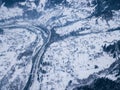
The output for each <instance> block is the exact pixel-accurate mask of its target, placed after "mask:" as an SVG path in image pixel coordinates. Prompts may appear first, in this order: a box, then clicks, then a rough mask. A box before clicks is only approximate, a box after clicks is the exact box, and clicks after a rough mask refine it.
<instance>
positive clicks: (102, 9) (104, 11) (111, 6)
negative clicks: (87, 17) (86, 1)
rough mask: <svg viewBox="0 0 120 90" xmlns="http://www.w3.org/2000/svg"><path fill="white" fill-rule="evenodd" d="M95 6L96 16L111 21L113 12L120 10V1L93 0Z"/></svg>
mask: <svg viewBox="0 0 120 90" xmlns="http://www.w3.org/2000/svg"><path fill="white" fill-rule="evenodd" d="M93 5H94V6H95V11H94V13H93V15H94V16H96V17H100V16H102V17H103V18H104V19H111V18H112V16H113V12H112V10H120V0H93Z"/></svg>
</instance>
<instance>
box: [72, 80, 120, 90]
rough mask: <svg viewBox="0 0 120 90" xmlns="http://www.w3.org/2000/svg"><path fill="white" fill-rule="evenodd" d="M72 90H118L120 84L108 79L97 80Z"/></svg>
mask: <svg viewBox="0 0 120 90" xmlns="http://www.w3.org/2000/svg"><path fill="white" fill-rule="evenodd" d="M73 90H120V83H117V82H115V81H112V80H110V79H108V78H98V79H96V80H94V81H93V83H92V84H90V85H85V86H82V87H76V88H74V89H73Z"/></svg>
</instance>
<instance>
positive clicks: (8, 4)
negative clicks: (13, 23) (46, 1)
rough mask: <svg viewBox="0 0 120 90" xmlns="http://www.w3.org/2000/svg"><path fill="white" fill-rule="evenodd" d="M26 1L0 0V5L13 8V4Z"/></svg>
mask: <svg viewBox="0 0 120 90" xmlns="http://www.w3.org/2000/svg"><path fill="white" fill-rule="evenodd" d="M25 1H26V0H1V1H0V3H1V4H3V3H4V5H5V6H6V7H13V5H14V4H16V3H18V2H25Z"/></svg>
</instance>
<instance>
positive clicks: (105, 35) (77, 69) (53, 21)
mask: <svg viewBox="0 0 120 90" xmlns="http://www.w3.org/2000/svg"><path fill="white" fill-rule="evenodd" d="M33 1H34V0H33ZM33 1H32V0H31V2H29V3H27V2H25V3H21V5H22V4H23V5H26V7H27V8H28V10H31V11H32V10H34V9H36V11H37V13H39V15H40V16H39V17H38V18H35V19H27V17H26V18H24V17H23V14H24V13H25V12H26V11H24V9H23V8H19V7H14V8H6V7H4V6H1V7H0V20H4V22H2V21H1V22H0V26H3V34H0V80H1V81H0V86H2V87H1V88H2V89H3V90H7V87H8V88H9V89H8V90H10V88H11V87H12V85H13V86H14V84H15V83H16V82H18V81H19V82H18V83H16V84H15V86H18V88H17V89H18V90H22V89H23V88H24V86H25V84H26V83H27V80H28V78H29V75H30V74H31V73H30V71H31V67H32V64H34V63H33V62H34V61H33V62H32V60H34V59H33V57H34V56H35V57H34V58H36V57H39V58H40V60H41V59H42V61H41V62H42V63H49V64H48V65H40V67H39V68H41V69H42V70H44V71H45V73H42V72H41V71H40V72H37V73H34V74H35V76H36V77H35V78H38V77H39V80H38V81H37V83H36V81H35V83H34V84H36V85H33V87H32V90H37V89H38V90H39V89H40V90H65V88H66V86H67V85H68V83H69V81H72V80H76V81H77V80H78V79H81V80H82V79H86V78H88V77H89V76H90V75H92V74H97V73H98V72H99V71H102V70H105V69H107V68H109V66H110V65H111V64H112V63H113V62H115V59H113V58H112V57H111V56H110V55H108V54H106V53H105V52H103V48H102V46H104V45H105V44H109V43H112V42H114V41H117V40H119V39H120V34H119V33H120V30H116V31H111V32H108V31H109V30H110V29H114V28H117V27H119V26H120V11H114V15H113V18H112V19H111V20H109V21H106V20H105V19H103V18H101V17H99V18H96V17H91V18H87V17H89V16H90V15H91V14H92V12H93V11H94V7H91V6H90V5H91V2H92V0H76V1H75V0H67V1H69V5H68V6H64V5H58V6H56V7H53V8H49V9H44V7H45V3H46V0H43V1H42V0H41V1H40V2H39V6H38V7H37V6H35V4H34V3H33ZM89 4H90V5H89ZM25 10H27V9H25ZM17 16H18V17H20V19H17V18H16V17H17ZM29 18H30V17H29ZM9 19H10V21H9ZM11 19H12V20H11ZM24 21H25V22H24ZM7 22H8V23H7ZM16 22H17V25H18V26H21V28H20V27H19V28H16V27H15V26H16V24H15V25H14V23H16ZM4 23H7V25H8V27H7V25H6V27H4ZM29 23H31V24H30V25H29ZM9 25H12V27H14V28H10V27H9ZM42 25H43V32H47V31H45V30H51V29H52V28H54V30H55V32H56V34H58V35H59V36H64V35H68V37H67V38H64V39H63V40H58V41H56V42H53V43H50V45H48V47H47V49H46V50H45V51H44V52H45V53H44V54H43V57H42V58H41V57H40V56H41V55H42V53H40V54H38V55H37V53H38V52H40V51H39V50H40V48H41V46H42V45H44V44H43V43H45V41H44V40H43V38H47V36H49V35H46V37H45V36H44V35H43V34H42V28H41V30H39V29H38V28H39V27H40V26H42ZM34 26H35V27H34ZM38 26H39V27H38ZM25 27H26V28H25ZM0 29H2V27H0ZM49 32H50V31H49ZM72 32H76V35H77V36H75V35H71V33H72ZM46 34H48V32H47V33H46ZM56 39H57V38H56ZM36 40H37V41H36ZM48 42H49V41H48ZM34 43H35V45H34ZM41 52H42V51H41ZM26 53H27V54H26ZM24 54H25V55H24ZM36 55H37V56H36ZM36 65H37V64H36ZM37 68H38V67H37ZM39 68H38V70H39ZM98 76H99V77H108V78H110V79H112V80H115V76H114V75H107V76H106V73H104V74H100V75H98ZM5 78H7V82H6V81H5V80H6V79H5ZM16 79H17V80H18V81H16ZM1 82H2V83H1ZM17 84H18V85H17ZM21 87H22V88H21ZM12 88H14V87H12ZM13 90H14V89H13Z"/></svg>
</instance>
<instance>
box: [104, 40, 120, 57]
mask: <svg viewBox="0 0 120 90" xmlns="http://www.w3.org/2000/svg"><path fill="white" fill-rule="evenodd" d="M103 51H104V52H107V53H109V54H112V56H113V58H119V55H120V40H119V41H117V42H114V43H113V44H110V45H108V46H106V44H105V45H104V46H103Z"/></svg>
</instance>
